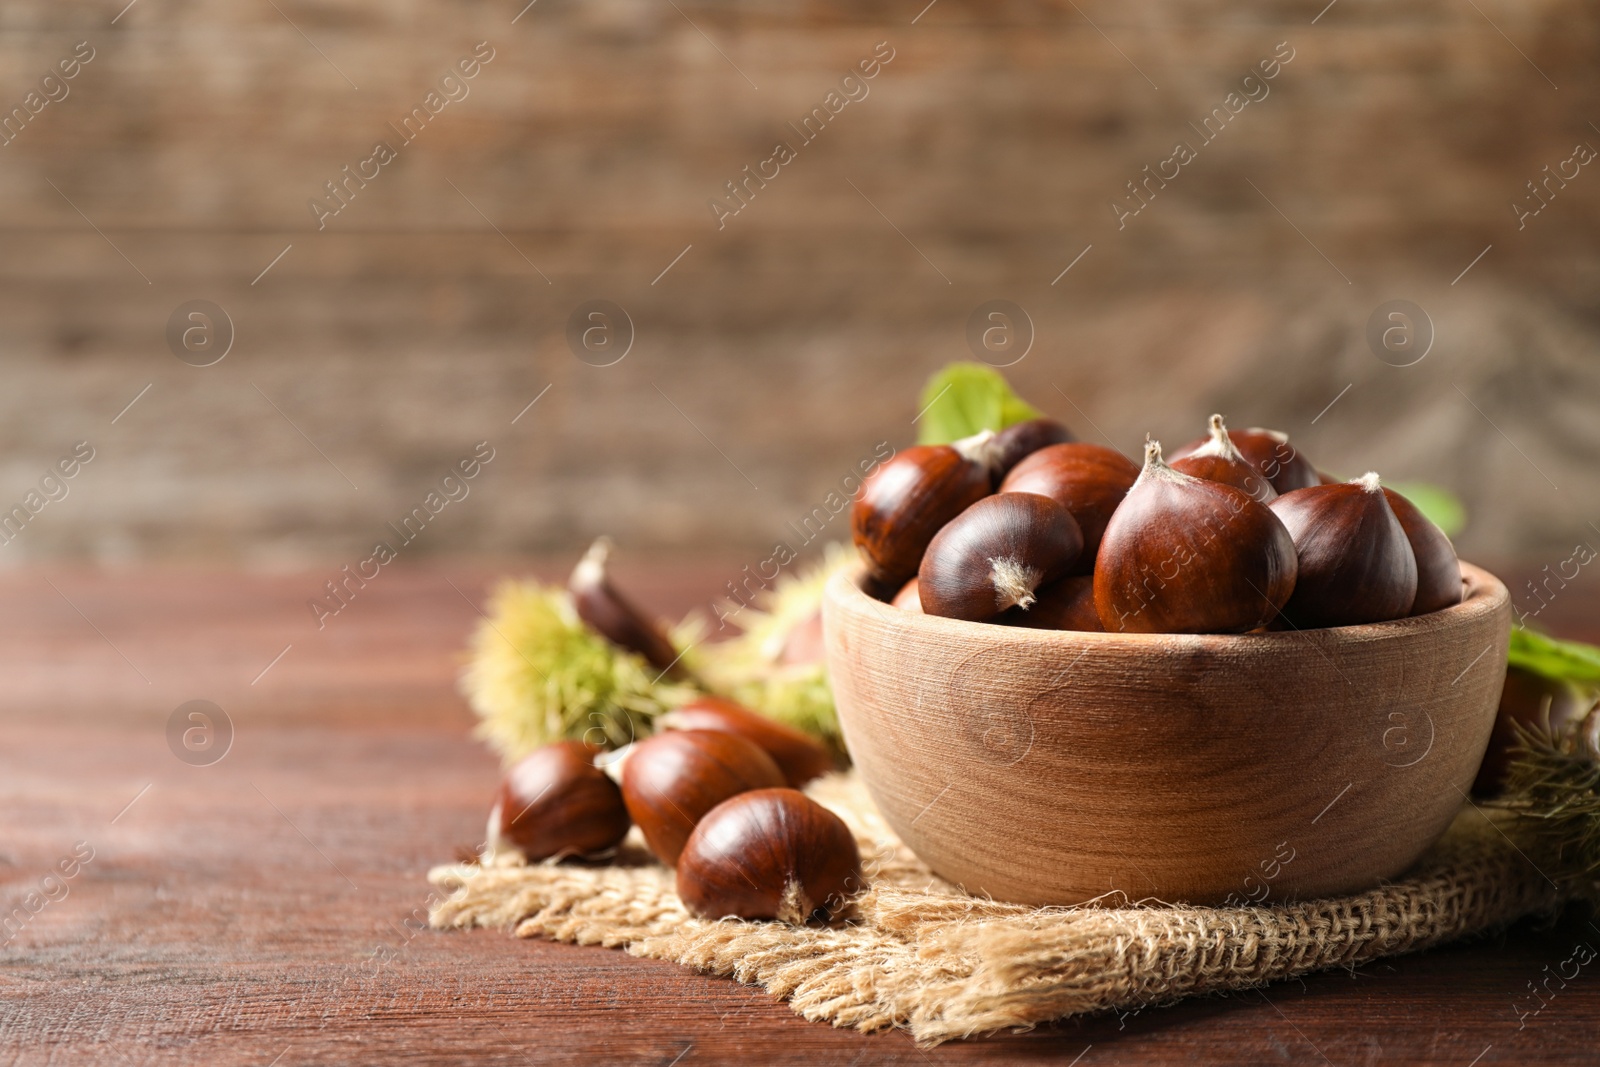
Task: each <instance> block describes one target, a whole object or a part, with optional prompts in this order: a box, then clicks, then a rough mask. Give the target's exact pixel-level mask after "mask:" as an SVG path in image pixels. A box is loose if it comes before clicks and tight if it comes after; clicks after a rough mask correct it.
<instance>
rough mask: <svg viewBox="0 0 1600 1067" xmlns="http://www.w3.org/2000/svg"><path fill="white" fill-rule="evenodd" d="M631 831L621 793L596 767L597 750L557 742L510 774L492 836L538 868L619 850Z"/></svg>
mask: <svg viewBox="0 0 1600 1067" xmlns="http://www.w3.org/2000/svg"><path fill="white" fill-rule="evenodd" d="M628 826H629V821H628V809H627V807H626V806H625V805H624V804H623V802H622V791H621V790H620V789H618V788H617V783H615V782H613V781H612V780H611V779H610V778H608V777H606V774H605V772H604V771H602V770H600V769H599V768H597V767H595V765H594V749H592V748H590V747H589V746H588V745H585V744H584V743H583V742H581V741H557V742H556V743H554V744H550V745H545V746H544V747H543V748H539V749H535V750H534V751H533V752H532V753H530V754H529V755H527V756H525V757H523V758H522V759H521V760H520V761H518V762H517V763H516V764H515V765H514V766H512V768H511V769H510V770H509V771H507V772H506V776H505V778H504V779H502V780H501V782H500V790H499V794H498V796H497V797H496V798H495V814H494V815H493V816H492V817H491V819H490V835H491V837H493V838H495V839H496V840H499V841H505V842H508V843H510V844H513V845H515V846H516V847H517V848H518V849H520V850H521V851H522V854H523V855H524V856H526V857H527V858H528V859H529V860H530V861H534V862H537V861H539V860H545V859H550V858H551V857H554V856H569V855H576V856H583V855H589V854H592V853H596V852H604V851H606V850H608V849H612V848H615V847H616V846H617V845H618V844H620V843H621V841H622V839H623V837H625V836H626V835H627V833H628Z"/></svg>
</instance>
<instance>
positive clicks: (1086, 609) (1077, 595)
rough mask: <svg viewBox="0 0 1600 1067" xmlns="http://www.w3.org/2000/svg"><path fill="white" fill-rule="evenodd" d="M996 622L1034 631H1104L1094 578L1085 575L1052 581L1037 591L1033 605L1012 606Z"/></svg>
mask: <svg viewBox="0 0 1600 1067" xmlns="http://www.w3.org/2000/svg"><path fill="white" fill-rule="evenodd" d="M995 622H999V623H1004V624H1006V625H1007V626H1027V627H1030V628H1031V629H1035V630H1083V631H1088V632H1096V631H1104V630H1105V626H1104V625H1103V624H1102V623H1101V622H1100V613H1099V612H1098V611H1096V610H1095V606H1094V579H1093V578H1092V577H1090V576H1089V575H1086V574H1077V575H1073V576H1072V577H1070V578H1062V579H1061V580H1060V581H1057V582H1051V583H1050V584H1049V585H1047V586H1044V587H1042V588H1041V589H1040V590H1039V592H1038V599H1037V600H1035V601H1034V603H1033V607H1031V608H1029V609H1028V610H1027V611H1023V610H1022V609H1021V608H1012V609H1011V610H1010V611H1007V612H1005V613H1004V614H1002V615H1001V616H1000V617H999V618H997V619H995Z"/></svg>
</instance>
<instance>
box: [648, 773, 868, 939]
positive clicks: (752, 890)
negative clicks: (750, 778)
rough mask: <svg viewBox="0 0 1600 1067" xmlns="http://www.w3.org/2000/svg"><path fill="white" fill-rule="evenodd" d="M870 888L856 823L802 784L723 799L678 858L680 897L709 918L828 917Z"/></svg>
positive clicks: (797, 920) (804, 919)
mask: <svg viewBox="0 0 1600 1067" xmlns="http://www.w3.org/2000/svg"><path fill="white" fill-rule="evenodd" d="M863 888H865V880H864V879H863V878H862V875H861V852H860V849H859V848H858V847H857V846H856V839H855V836H854V835H853V834H851V832H850V828H849V827H848V826H846V825H845V824H844V820H843V819H841V818H839V816H837V815H835V814H834V813H833V812H831V811H829V810H828V809H827V808H825V807H823V806H822V805H821V804H818V803H817V802H816V801H814V800H812V799H811V798H810V797H808V796H806V795H805V794H804V793H801V792H799V791H798V790H794V789H757V790H755V791H753V792H749V793H741V794H739V795H738V796H736V797H734V798H733V799H731V800H727V801H724V802H723V803H721V804H719V805H717V807H716V808H714V809H713V810H712V811H711V812H710V813H708V814H707V815H706V816H705V818H703V819H701V820H700V825H698V826H696V827H695V829H694V833H693V834H691V835H690V837H689V841H688V844H686V845H685V846H684V849H683V855H682V856H681V857H679V859H678V896H679V897H681V898H682V899H683V902H684V904H685V905H687V906H688V908H689V910H691V911H693V912H694V913H695V914H697V915H700V916H702V917H704V918H707V919H721V918H725V917H727V916H737V917H739V918H741V919H781V920H783V921H784V922H789V923H794V924H796V925H799V924H801V923H805V922H810V921H818V922H827V921H828V920H829V919H831V918H833V917H835V916H837V915H838V914H839V913H840V912H841V911H842V910H843V909H844V906H845V905H846V904H847V903H849V901H850V898H851V897H853V896H855V895H856V894H857V893H859V892H860V891H861V890H862V889H863Z"/></svg>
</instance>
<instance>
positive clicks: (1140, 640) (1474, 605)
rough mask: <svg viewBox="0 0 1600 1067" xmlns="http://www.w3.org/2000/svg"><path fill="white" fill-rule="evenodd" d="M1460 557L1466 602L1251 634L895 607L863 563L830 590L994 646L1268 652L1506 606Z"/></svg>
mask: <svg viewBox="0 0 1600 1067" xmlns="http://www.w3.org/2000/svg"><path fill="white" fill-rule="evenodd" d="M1458 562H1459V563H1460V566H1461V577H1462V581H1463V582H1464V584H1465V589H1464V591H1463V593H1462V597H1461V603H1459V604H1453V605H1451V606H1450V607H1448V608H1440V609H1439V610H1438V611H1431V612H1428V613H1427V614H1426V615H1410V616H1407V617H1406V618H1403V619H1391V620H1389V621H1387V622H1368V623H1360V624H1358V625H1355V626H1329V627H1321V628H1316V629H1304V630H1271V631H1267V632H1265V633H1248V634H1174V633H1154V634H1145V633H1107V632H1102V631H1095V630H1043V629H1036V628H1034V627H1029V626H1006V625H1004V624H1001V623H994V622H969V621H967V620H966V619H949V618H945V617H944V616H941V615H929V614H926V613H925V612H920V611H907V610H905V609H904V608H897V607H895V606H894V605H893V604H890V603H889V602H888V601H886V600H879V599H877V598H876V597H873V596H870V595H869V594H868V593H867V592H866V591H865V590H864V589H862V588H861V585H862V583H863V582H864V581H865V580H866V570H865V567H863V566H858V567H855V568H850V569H847V570H844V571H841V572H840V573H839V574H836V575H834V576H833V578H832V579H830V580H829V582H828V586H827V590H826V595H827V598H828V599H829V600H831V601H833V602H834V604H835V605H836V606H837V607H839V608H841V609H843V610H846V611H849V612H851V613H852V614H856V615H860V614H863V613H866V614H872V615H878V614H882V615H884V616H885V618H886V619H887V620H889V621H890V622H891V624H892V625H895V626H903V627H905V628H907V629H913V630H922V631H925V632H927V633H930V634H943V635H946V636H947V637H950V638H957V639H967V640H971V641H982V642H986V643H988V644H990V645H991V646H992V644H993V643H994V642H995V641H996V640H1003V641H1004V642H1006V643H1012V644H1017V645H1042V646H1048V645H1071V646H1083V645H1090V646H1094V645H1099V646H1101V647H1105V648H1116V647H1123V648H1126V649H1128V650H1130V651H1131V650H1134V649H1139V648H1145V649H1148V650H1150V651H1151V652H1155V653H1158V654H1173V653H1182V654H1187V653H1189V652H1191V651H1196V650H1209V651H1217V650H1221V649H1233V650H1239V649H1248V648H1251V647H1255V648H1259V649H1260V650H1261V651H1262V652H1264V653H1266V652H1278V651H1282V650H1284V649H1285V648H1289V647H1296V645H1297V644H1301V642H1297V641H1296V638H1298V637H1299V636H1300V635H1303V634H1328V635H1332V636H1333V637H1335V638H1336V639H1338V641H1339V642H1341V643H1342V642H1345V641H1349V642H1358V643H1366V642H1368V641H1372V640H1381V639H1383V638H1386V637H1399V636H1402V635H1411V634H1416V633H1419V632H1428V631H1434V630H1442V629H1448V628H1450V627H1451V626H1452V625H1455V624H1466V623H1469V622H1470V621H1471V620H1473V619H1475V618H1478V617H1480V616H1482V615H1489V614H1493V613H1495V612H1497V611H1499V610H1501V608H1502V606H1504V605H1509V604H1510V601H1511V594H1510V592H1509V591H1508V590H1507V589H1506V587H1505V583H1503V582H1502V581H1500V579H1499V578H1496V577H1495V576H1494V575H1493V574H1491V573H1490V572H1488V571H1486V570H1484V569H1483V568H1482V567H1478V566H1475V565H1473V564H1471V563H1468V562H1466V561H1465V560H1460V561H1458ZM880 609H881V611H880ZM890 613H892V614H890ZM1002 635H1004V636H1002Z"/></svg>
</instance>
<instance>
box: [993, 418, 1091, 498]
mask: <svg viewBox="0 0 1600 1067" xmlns="http://www.w3.org/2000/svg"><path fill="white" fill-rule="evenodd" d="M1075 440H1077V438H1075V437H1073V436H1072V431H1071V430H1069V429H1067V428H1066V426H1064V425H1063V424H1061V423H1059V422H1057V421H1056V420H1055V419H1048V418H1037V419H1024V420H1023V421H1022V422H1014V423H1012V424H1011V425H1010V426H1007V427H1006V428H1005V429H1003V430H1001V431H999V432H998V433H996V434H995V435H994V482H995V484H996V485H999V484H1000V482H1001V480H1003V479H1004V478H1005V476H1006V475H1007V474H1009V473H1010V472H1011V469H1012V468H1013V467H1015V466H1016V465H1017V464H1018V463H1021V462H1022V461H1023V460H1024V459H1026V458H1027V457H1028V456H1031V455H1033V454H1034V453H1035V452H1037V451H1039V449H1041V448H1047V447H1049V446H1050V445H1061V444H1066V443H1067V442H1069V441H1075Z"/></svg>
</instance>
